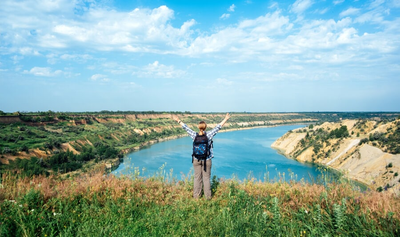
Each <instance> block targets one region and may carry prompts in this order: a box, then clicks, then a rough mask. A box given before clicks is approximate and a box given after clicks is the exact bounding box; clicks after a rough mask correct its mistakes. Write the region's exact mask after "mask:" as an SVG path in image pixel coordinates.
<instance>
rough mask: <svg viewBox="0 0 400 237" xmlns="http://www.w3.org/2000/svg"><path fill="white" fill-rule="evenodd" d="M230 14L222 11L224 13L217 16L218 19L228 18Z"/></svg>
mask: <svg viewBox="0 0 400 237" xmlns="http://www.w3.org/2000/svg"><path fill="white" fill-rule="evenodd" d="M230 16H231V14H228V13H224V14H222V16H220V17H219V19H224V20H225V19H228V18H229V17H230Z"/></svg>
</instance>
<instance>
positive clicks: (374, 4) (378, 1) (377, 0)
mask: <svg viewBox="0 0 400 237" xmlns="http://www.w3.org/2000/svg"><path fill="white" fill-rule="evenodd" d="M384 2H385V0H375V1H373V2H371V4H370V6H369V7H370V8H371V9H374V8H377V7H379V6H380V5H382V4H383V3H384Z"/></svg>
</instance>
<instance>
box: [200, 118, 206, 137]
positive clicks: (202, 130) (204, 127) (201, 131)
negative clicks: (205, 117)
mask: <svg viewBox="0 0 400 237" xmlns="http://www.w3.org/2000/svg"><path fill="white" fill-rule="evenodd" d="M206 128H207V124H206V122H204V121H201V122H200V123H199V130H200V132H199V135H203V134H204V131H205V130H206Z"/></svg>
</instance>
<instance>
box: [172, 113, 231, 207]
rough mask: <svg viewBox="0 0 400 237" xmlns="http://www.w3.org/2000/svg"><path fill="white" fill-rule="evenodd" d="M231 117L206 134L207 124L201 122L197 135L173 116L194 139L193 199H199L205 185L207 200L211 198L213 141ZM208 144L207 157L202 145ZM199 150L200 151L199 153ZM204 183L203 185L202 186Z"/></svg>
mask: <svg viewBox="0 0 400 237" xmlns="http://www.w3.org/2000/svg"><path fill="white" fill-rule="evenodd" d="M230 117H231V116H230V115H229V113H227V114H226V115H225V118H224V120H222V122H221V123H219V124H218V125H217V126H216V127H215V128H213V129H212V130H211V131H209V132H206V128H207V124H206V123H205V122H204V121H201V122H200V123H199V125H198V128H199V133H196V132H195V131H193V130H192V129H190V128H189V127H188V126H187V125H186V124H184V123H183V122H182V121H181V120H180V119H179V118H178V116H176V115H173V116H172V118H173V119H174V120H175V121H177V122H178V123H179V124H180V125H181V126H182V128H183V129H185V130H186V132H187V133H188V134H189V136H190V137H191V138H192V139H193V146H194V149H193V154H192V163H193V169H194V185H193V186H194V187H193V197H194V198H199V197H200V195H201V190H202V186H203V185H204V195H205V197H206V198H207V199H210V198H211V183H210V177H211V165H212V162H211V159H212V158H213V157H214V154H213V146H212V143H213V141H212V139H213V137H214V136H215V134H217V132H218V131H219V130H220V129H221V128H222V126H224V124H225V123H226V121H228V119H229V118H230ZM205 141H206V142H207V149H206V152H207V154H206V155H202V154H201V152H202V149H201V144H202V143H205ZM197 150H200V151H199V153H197ZM202 183H203V185H202Z"/></svg>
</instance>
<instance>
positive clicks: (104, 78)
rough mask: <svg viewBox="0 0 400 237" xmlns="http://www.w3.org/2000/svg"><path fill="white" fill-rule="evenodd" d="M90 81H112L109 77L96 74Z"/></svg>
mask: <svg viewBox="0 0 400 237" xmlns="http://www.w3.org/2000/svg"><path fill="white" fill-rule="evenodd" d="M90 80H92V81H104V82H106V81H110V79H109V78H108V76H107V75H103V74H94V75H92V76H91V77H90Z"/></svg>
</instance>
